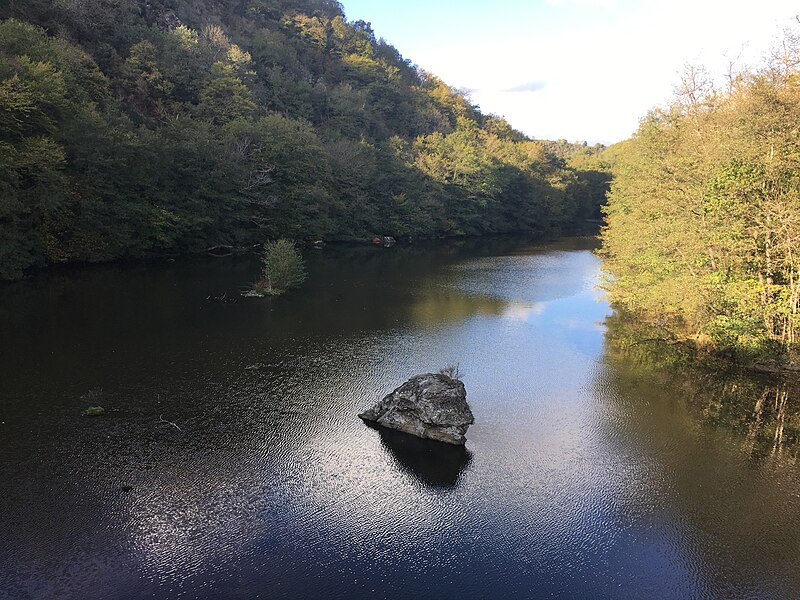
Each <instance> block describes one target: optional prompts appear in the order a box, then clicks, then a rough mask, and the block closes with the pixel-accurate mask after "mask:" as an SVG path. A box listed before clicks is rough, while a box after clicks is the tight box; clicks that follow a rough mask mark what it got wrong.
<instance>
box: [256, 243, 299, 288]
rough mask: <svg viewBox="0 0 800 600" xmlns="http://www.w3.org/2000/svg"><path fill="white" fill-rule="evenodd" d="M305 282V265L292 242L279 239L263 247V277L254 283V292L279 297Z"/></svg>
mask: <svg viewBox="0 0 800 600" xmlns="http://www.w3.org/2000/svg"><path fill="white" fill-rule="evenodd" d="M305 280H306V269H305V263H304V262H303V257H302V255H301V254H300V251H299V250H298V249H297V246H295V243H294V242H293V241H291V240H286V239H280V240H277V241H274V242H269V243H268V244H267V245H266V246H265V247H264V275H263V277H262V278H261V280H259V281H258V282H257V283H256V285H255V288H254V291H256V292H258V293H259V294H264V295H270V296H279V295H281V294H282V293H284V292H285V291H286V290H288V289H290V288H294V287H298V286H299V285H300V284H302V283H303V282H304V281H305Z"/></svg>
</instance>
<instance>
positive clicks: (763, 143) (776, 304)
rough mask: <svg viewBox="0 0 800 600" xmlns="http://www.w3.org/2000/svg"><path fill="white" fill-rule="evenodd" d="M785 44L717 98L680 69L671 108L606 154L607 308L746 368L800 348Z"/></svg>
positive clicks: (797, 113) (790, 73) (795, 185)
mask: <svg viewBox="0 0 800 600" xmlns="http://www.w3.org/2000/svg"><path fill="white" fill-rule="evenodd" d="M789 35H790V36H791V35H792V34H791V32H790V33H789ZM795 47H796V46H792V45H791V44H784V45H783V46H781V48H782V52H785V53H786V54H785V55H783V60H784V61H785V62H784V63H781V64H780V65H776V63H771V64H769V65H767V66H766V67H764V68H762V69H760V70H754V71H752V72H744V73H741V74H740V75H739V77H738V78H736V80H735V81H733V82H732V83H731V85H730V87H729V89H728V90H726V91H725V92H720V91H714V90H713V87H712V86H710V85H707V84H705V83H704V82H702V81H699V80H698V79H697V74H698V71H697V70H694V69H690V70H689V71H688V72H687V77H686V78H685V79H684V81H683V83H682V85H681V87H680V90H681V95H679V96H678V98H676V100H675V101H674V103H673V105H672V106H671V107H669V108H668V109H666V110H659V111H654V112H652V113H651V114H650V115H649V116H648V117H647V118H646V119H644V120H643V121H642V124H641V126H640V128H639V131H638V133H637V134H636V136H635V137H634V138H633V139H631V140H629V141H628V142H625V143H624V144H621V145H619V146H618V147H616V148H612V149H609V154H610V155H613V161H614V167H613V171H614V181H613V184H612V188H611V193H610V195H609V204H608V206H607V207H606V209H605V210H606V215H607V227H606V229H605V231H604V233H603V239H604V250H603V253H604V255H605V257H606V266H607V271H608V276H609V277H608V289H609V292H610V296H611V299H612V301H613V302H615V303H616V304H617V305H619V306H621V307H623V308H625V309H626V310H628V311H630V312H632V313H634V314H636V315H638V316H639V317H641V318H643V319H645V320H646V321H649V322H653V323H658V324H660V325H662V326H665V327H667V328H668V329H669V330H670V331H671V332H672V333H673V335H676V336H682V337H685V338H695V339H697V338H702V337H710V340H711V342H712V343H713V347H714V348H715V350H716V351H717V352H721V353H724V354H729V355H734V356H736V357H738V358H739V359H741V360H743V361H752V360H755V359H758V358H764V357H774V356H775V355H777V354H781V353H782V354H784V355H788V356H787V357H788V358H792V357H793V355H795V354H796V353H797V351H798V349H799V345H798V344H800V340H798V331H799V329H798V328H799V327H800V319H798V314H800V310H799V309H800V255H798V251H797V249H798V245H797V244H798V240H800V140H799V139H798V136H797V128H796V123H797V122H798V121H799V120H800V86H798V81H799V77H800V71H798V69H797V65H798V64H800V56H797V55H791V56H790V54H791V53H792V52H794V50H792V48H795ZM795 54H796V53H795ZM776 56H777V55H776ZM701 92H704V94H703V93H701Z"/></svg>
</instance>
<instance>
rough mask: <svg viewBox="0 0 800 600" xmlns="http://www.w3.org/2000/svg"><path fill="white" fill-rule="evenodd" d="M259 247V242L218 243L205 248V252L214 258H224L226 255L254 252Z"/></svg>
mask: <svg viewBox="0 0 800 600" xmlns="http://www.w3.org/2000/svg"><path fill="white" fill-rule="evenodd" d="M259 249H261V244H253V245H252V246H229V245H227V244H219V245H217V246H211V247H210V248H206V254H208V255H209V256H213V257H215V258H225V257H227V256H234V255H238V254H247V253H248V252H255V251H256V250H259Z"/></svg>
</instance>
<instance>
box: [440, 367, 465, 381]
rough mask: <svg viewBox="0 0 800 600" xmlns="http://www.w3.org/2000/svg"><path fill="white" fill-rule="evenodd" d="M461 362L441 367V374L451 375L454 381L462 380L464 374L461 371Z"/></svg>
mask: <svg viewBox="0 0 800 600" xmlns="http://www.w3.org/2000/svg"><path fill="white" fill-rule="evenodd" d="M459 367H460V363H456V364H454V365H447V366H446V367H443V368H441V369H439V375H444V376H445V377H449V378H450V379H452V380H453V381H461V378H462V377H463V376H464V374H463V373H462V372H461V369H460V368H459Z"/></svg>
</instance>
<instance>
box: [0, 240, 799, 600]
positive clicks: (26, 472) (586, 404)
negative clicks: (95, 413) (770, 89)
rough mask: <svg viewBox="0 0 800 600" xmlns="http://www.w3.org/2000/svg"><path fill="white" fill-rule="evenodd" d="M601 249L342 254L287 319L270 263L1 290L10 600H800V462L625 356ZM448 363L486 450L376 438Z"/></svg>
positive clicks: (0, 566) (2, 562)
mask: <svg viewBox="0 0 800 600" xmlns="http://www.w3.org/2000/svg"><path fill="white" fill-rule="evenodd" d="M594 247H595V242H594V240H591V239H569V240H563V241H559V242H555V243H550V244H540V243H532V242H528V241H524V240H516V239H497V240H488V241H487V240H482V241H468V242H462V243H452V244H446V245H435V246H426V247H408V248H403V247H393V248H389V249H383V248H371V247H364V248H361V247H359V248H337V247H330V246H329V247H327V248H325V249H324V250H321V251H311V252H309V253H308V255H307V260H308V271H309V276H310V277H309V280H308V282H307V283H306V284H305V285H304V287H303V288H302V289H300V290H297V291H294V292H292V293H289V294H287V295H285V296H282V297H279V298H271V299H263V300H255V299H243V298H240V297H239V295H238V290H239V289H240V288H241V287H242V286H246V285H248V283H249V282H251V281H253V280H254V279H255V278H256V277H257V271H258V262H257V261H256V260H254V259H249V258H240V259H208V260H189V261H187V260H179V261H176V262H174V263H151V264H146V265H138V266H121V265H117V266H102V267H92V268H85V269H78V270H70V271H63V272H52V273H47V274H41V275H38V276H36V277H34V278H32V279H30V280H27V281H23V282H19V283H14V284H7V285H4V286H2V287H0V340H2V344H1V345H0V351H2V361H0V421H2V424H1V425H0V427H1V428H2V429H0V454H1V455H2V457H3V458H2V462H0V477H2V481H3V487H4V493H3V500H2V502H1V503H0V531H3V532H4V535H3V541H2V542H0V598H3V597H8V598H50V597H53V598H55V597H58V598H152V597H169V598H180V597H185V598H219V597H226V598H255V597H261V598H311V597H315V598H361V597H364V598H366V597H377V598H380V597H391V598H407V597H423V598H427V597H453V596H458V597H461V598H487V597H503V598H539V597H552V598H576V597H581V598H590V597H591V598H646V597H659V598H687V597H692V598H734V597H737V598H786V597H800V569H798V567H799V566H800V541H799V540H800V469H799V468H798V463H797V450H796V447H795V446H794V445H793V444H790V443H784V442H783V440H782V438H781V440H777V437H776V443H774V444H767V445H764V444H761V443H759V442H758V437H757V436H756V437H754V438H752V439H751V438H748V434H747V431H742V430H740V429H741V428H737V427H731V426H727V424H726V423H727V421H726V422H724V423H723V422H722V421H721V420H716V421H715V420H709V419H704V417H703V415H704V414H706V413H704V412H703V410H696V409H695V408H694V407H693V406H694V405H693V404H692V403H690V402H687V401H686V399H685V397H684V394H683V393H682V392H681V388H679V387H678V386H677V385H676V386H674V387H673V386H672V385H663V384H658V385H656V384H655V383H654V382H655V381H656V380H655V379H654V378H650V377H649V374H648V373H647V371H646V369H643V368H642V367H640V366H637V365H634V364H631V363H627V362H625V359H623V358H620V356H619V355H618V354H616V353H613V352H611V351H610V349H609V345H608V341H607V335H608V331H607V327H606V325H605V323H606V319H607V317H609V316H610V315H611V310H610V308H609V306H608V305H607V304H606V303H605V302H604V301H603V300H602V293H601V292H600V291H599V290H598V289H597V283H598V280H599V273H600V261H599V259H598V258H597V257H596V256H595V255H594V254H593V252H592V250H593V249H594ZM448 364H459V366H460V370H461V371H462V372H463V373H464V376H463V380H464V383H465V385H466V388H467V393H468V400H469V402H470V405H471V407H472V410H473V413H474V414H475V419H476V423H475V425H473V426H472V427H471V428H470V430H469V432H468V434H467V437H468V442H467V446H466V448H465V449H462V448H451V447H444V448H442V447H441V445H438V444H436V443H433V442H424V441H422V440H416V439H415V438H408V437H407V436H404V435H403V434H399V433H396V432H391V431H382V430H376V429H373V428H370V427H367V426H365V425H364V423H362V422H361V420H360V419H358V417H357V414H358V413H359V412H360V411H361V410H363V409H364V408H366V407H368V406H370V405H372V404H373V403H374V402H375V401H376V400H378V399H379V398H380V397H382V396H383V395H384V394H386V393H388V392H389V391H391V390H392V389H394V388H395V387H397V386H398V385H400V384H401V383H402V382H403V381H405V380H406V379H408V377H410V376H411V375H415V374H418V373H423V372H427V371H431V370H434V371H435V370H437V369H439V368H441V367H443V366H445V365H448ZM756 400H757V398H754V399H753V401H754V402H756ZM720 401H723V399H720ZM789 401H790V402H794V400H793V399H790V400H789ZM93 405H101V406H103V407H105V409H106V413H105V414H104V415H102V416H99V417H84V416H82V411H83V410H85V409H86V408H87V407H89V406H93ZM748 410H749V409H748ZM748 418H750V417H748ZM743 419H744V418H743ZM742 422H743V423H744V420H743V421H742ZM747 423H750V424H752V423H751V421H747ZM759 423H761V422H760V421H759ZM748 431H749V430H748ZM770 431H771V430H770Z"/></svg>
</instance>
